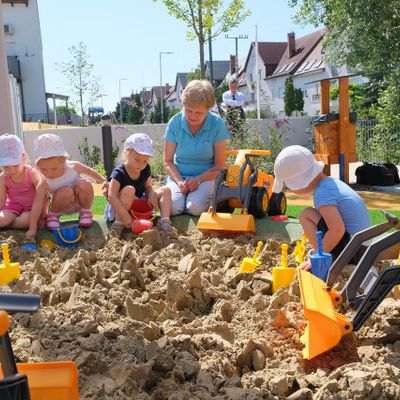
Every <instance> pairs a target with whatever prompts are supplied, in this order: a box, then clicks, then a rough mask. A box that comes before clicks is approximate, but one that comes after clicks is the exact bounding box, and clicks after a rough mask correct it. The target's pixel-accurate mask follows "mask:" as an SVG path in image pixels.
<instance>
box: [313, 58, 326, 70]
mask: <svg viewBox="0 0 400 400" xmlns="http://www.w3.org/2000/svg"><path fill="white" fill-rule="evenodd" d="M323 61H324V60H322V59H321V60H318V61H317V62H316V63H315V64H314V68H318V67H319V66H320V65H321V64H322V62H323Z"/></svg>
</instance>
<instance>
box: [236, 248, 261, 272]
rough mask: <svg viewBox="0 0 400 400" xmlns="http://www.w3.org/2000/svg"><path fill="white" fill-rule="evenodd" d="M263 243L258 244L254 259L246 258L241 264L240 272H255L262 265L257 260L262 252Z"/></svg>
mask: <svg viewBox="0 0 400 400" xmlns="http://www.w3.org/2000/svg"><path fill="white" fill-rule="evenodd" d="M262 244H263V243H262V242H261V241H260V242H258V243H257V248H256V251H255V252H254V255H253V257H252V258H250V257H245V258H244V259H243V261H242V263H241V264H240V269H239V272H253V271H254V270H255V269H256V268H257V267H258V266H259V265H261V261H260V260H258V259H257V257H258V253H259V252H260V249H261V246H262Z"/></svg>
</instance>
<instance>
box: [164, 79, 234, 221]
mask: <svg viewBox="0 0 400 400" xmlns="http://www.w3.org/2000/svg"><path fill="white" fill-rule="evenodd" d="M181 101H182V104H183V109H182V111H181V112H180V113H179V114H177V115H175V116H174V117H173V118H172V119H171V120H170V121H169V123H168V126H167V129H166V132H165V136H164V140H165V146H164V166H165V170H166V172H167V174H168V179H167V186H168V187H169V188H170V189H171V192H172V215H178V214H182V213H183V212H187V213H189V214H192V215H200V214H201V213H202V212H204V211H207V210H208V207H209V205H210V200H211V197H212V193H213V190H214V181H215V178H216V176H217V175H218V173H219V172H220V171H221V169H223V168H224V166H225V154H224V151H225V150H226V140H227V139H228V137H229V134H228V131H227V129H226V127H225V123H224V121H223V120H222V119H221V118H220V117H218V116H217V115H215V114H212V113H210V112H209V110H210V108H211V107H213V106H214V104H215V94H214V89H213V87H212V86H211V84H210V82H208V81H207V80H193V81H191V82H189V83H188V84H187V86H186V87H185V89H184V90H183V92H182V95H181Z"/></svg>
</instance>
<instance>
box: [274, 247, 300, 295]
mask: <svg viewBox="0 0 400 400" xmlns="http://www.w3.org/2000/svg"><path fill="white" fill-rule="evenodd" d="M288 247H289V246H288V244H287V243H283V244H282V245H281V265H280V266H279V267H274V268H272V293H275V292H276V291H277V290H278V289H279V288H282V287H283V288H287V287H289V285H290V283H291V282H292V280H293V278H294V274H295V273H296V268H288V266H287V253H288Z"/></svg>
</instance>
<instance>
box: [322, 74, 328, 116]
mask: <svg viewBox="0 0 400 400" xmlns="http://www.w3.org/2000/svg"><path fill="white" fill-rule="evenodd" d="M320 87H321V114H327V113H328V112H329V88H330V84H329V80H328V79H324V80H323V81H321V82H320Z"/></svg>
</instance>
